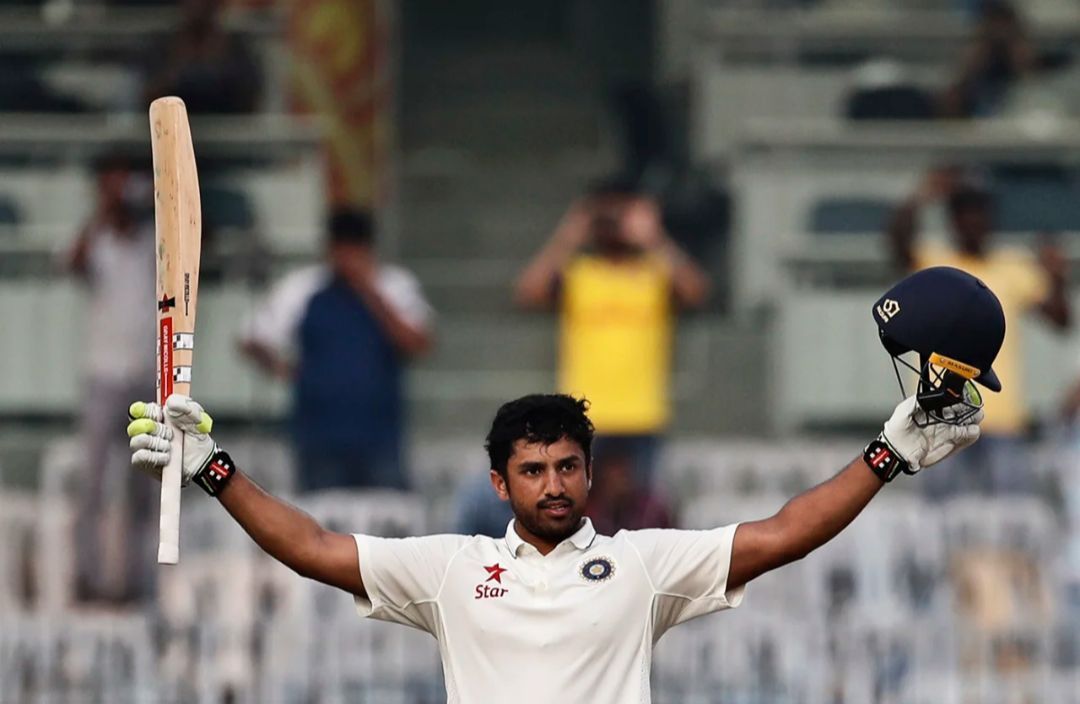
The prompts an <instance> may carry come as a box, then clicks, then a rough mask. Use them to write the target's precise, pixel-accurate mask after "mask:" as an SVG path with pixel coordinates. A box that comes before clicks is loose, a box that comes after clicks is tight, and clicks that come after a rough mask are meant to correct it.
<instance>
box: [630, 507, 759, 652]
mask: <svg viewBox="0 0 1080 704" xmlns="http://www.w3.org/2000/svg"><path fill="white" fill-rule="evenodd" d="M737 527H738V524H732V525H730V526H724V527H723V528H716V529H714V530H642V531H633V532H631V533H629V539H630V542H631V543H632V544H633V545H634V546H635V547H636V548H637V550H638V553H639V554H640V555H641V560H642V563H643V565H644V568H645V572H646V574H648V576H649V581H650V582H651V583H652V588H653V591H654V593H655V603H654V607H653V617H654V632H655V635H656V637H657V638H659V636H660V635H661V634H662V633H663V632H664V631H666V630H667V629H668V628H670V627H672V626H675V625H677V624H680V623H682V622H684V621H688V620H690V619H692V618H695V617H697V616H703V615H705V614H708V613H712V612H713V611H721V610H723V609H731V608H735V607H737V606H738V605H739V604H740V603H742V598H743V592H744V587H739V588H738V589H732V590H729V589H728V587H727V578H728V569H729V568H730V567H731V548H732V544H733V542H734V540H735V529H736V528H737Z"/></svg>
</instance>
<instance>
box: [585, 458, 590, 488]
mask: <svg viewBox="0 0 1080 704" xmlns="http://www.w3.org/2000/svg"><path fill="white" fill-rule="evenodd" d="M585 479H586V480H588V486H587V487H586V488H587V489H590V490H591V489H592V465H591V464H587V465H585Z"/></svg>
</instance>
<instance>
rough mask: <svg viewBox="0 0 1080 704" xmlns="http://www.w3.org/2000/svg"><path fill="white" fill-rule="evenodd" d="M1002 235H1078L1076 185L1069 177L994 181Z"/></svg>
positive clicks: (1079, 219) (1079, 211)
mask: <svg viewBox="0 0 1080 704" xmlns="http://www.w3.org/2000/svg"><path fill="white" fill-rule="evenodd" d="M995 191H996V193H997V225H998V228H999V229H1000V230H1001V231H1002V232H1046V231H1050V232H1080V183H1078V181H1077V179H1075V178H1074V177H1072V176H1071V174H1061V175H1059V176H1054V175H1039V176H1033V177H1023V176H1021V177H1006V178H1001V179H999V180H998V182H997V184H996V188H995Z"/></svg>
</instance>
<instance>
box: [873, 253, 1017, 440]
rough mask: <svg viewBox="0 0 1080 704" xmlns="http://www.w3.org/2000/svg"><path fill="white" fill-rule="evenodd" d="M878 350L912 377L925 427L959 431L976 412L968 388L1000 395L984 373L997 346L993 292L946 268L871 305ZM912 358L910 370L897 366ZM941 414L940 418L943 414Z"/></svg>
mask: <svg viewBox="0 0 1080 704" xmlns="http://www.w3.org/2000/svg"><path fill="white" fill-rule="evenodd" d="M873 315H874V321H875V322H876V323H877V325H878V334H879V336H880V338H881V344H882V345H883V346H884V347H885V350H886V351H887V352H888V353H889V355H890V356H891V357H892V361H893V368H894V370H895V371H896V378H897V381H898V382H899V383H900V390H901V391H902V392H903V393H904V394H905V395H907V392H906V390H905V388H904V381H903V378H902V376H901V374H900V365H903V366H905V367H907V368H908V369H911V370H912V371H914V372H916V373H917V374H918V375H919V380H918V388H917V389H916V396H917V398H918V401H919V405H920V406H921V407H922V409H923V410H924V411H926V414H927V416H928V418H929V421H928V422H929V423H935V422H936V423H960V422H963V421H964V420H966V419H968V418H970V417H971V416H972V415H974V414H975V413H976V412H977V411H978V410H979V408H981V407H982V396H981V394H980V393H979V391H978V389H977V388H976V387H975V385H974V383H972V382H975V383H978V384H980V385H982V386H985V387H986V388H988V389H990V390H991V391H1001V381H1000V380H999V379H998V377H997V374H996V373H995V372H994V370H993V368H992V365H993V362H994V358H996V357H997V354H998V351H999V350H1000V349H1001V343H1002V341H1003V340H1004V339H1005V314H1004V313H1003V312H1002V309H1001V302H1000V301H998V299H997V296H995V295H994V292H993V291H991V290H990V288H989V287H988V286H987V285H986V284H984V283H983V282H982V281H980V280H979V279H977V278H975V277H974V276H972V275H971V274H968V273H967V272H964V271H961V270H959V269H954V268H952V267H947V266H938V267H932V268H929V269H924V270H922V271H918V272H916V273H914V274H911V275H910V276H907V277H905V278H904V279H902V280H900V281H899V282H898V283H897V284H896V285H894V286H893V287H892V288H891V289H889V290H888V291H886V292H885V294H884V295H883V296H881V298H879V299H878V300H877V302H875V303H874V308H873ZM908 352H914V353H915V354H916V355H917V356H918V362H919V363H918V366H915V365H913V364H911V363H910V362H908V361H907V360H905V359H903V357H902V355H904V354H907V353H908ZM945 409H949V410H948V412H944V411H945Z"/></svg>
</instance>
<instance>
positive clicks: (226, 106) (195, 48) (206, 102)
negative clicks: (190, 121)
mask: <svg viewBox="0 0 1080 704" xmlns="http://www.w3.org/2000/svg"><path fill="white" fill-rule="evenodd" d="M224 7H225V3H223V2H219V1H218V0H185V1H184V3H183V18H182V21H181V25H180V29H179V30H178V31H177V33H176V34H175V35H174V36H173V37H172V38H171V39H170V40H169V42H168V43H167V44H166V46H165V47H164V53H163V55H162V54H161V53H158V54H155V56H154V59H153V61H148V68H149V71H148V73H147V77H146V83H145V87H144V98H145V102H146V104H149V103H150V101H152V100H154V99H155V98H159V97H161V96H163V95H178V96H180V97H181V98H183V99H184V103H185V104H186V105H187V108H188V112H190V113H192V114H199V113H221V114H229V113H249V112H254V110H255V108H256V105H257V103H258V99H259V89H260V84H261V80H260V76H259V70H258V67H257V66H256V64H255V61H254V59H253V58H252V56H251V54H250V52H249V51H248V49H247V47H246V46H244V43H243V42H242V41H241V39H240V38H239V37H236V36H232V35H230V34H228V33H227V32H226V31H225V29H224V28H223V27H222V24H221V10H222V9H223V8H224Z"/></svg>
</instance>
